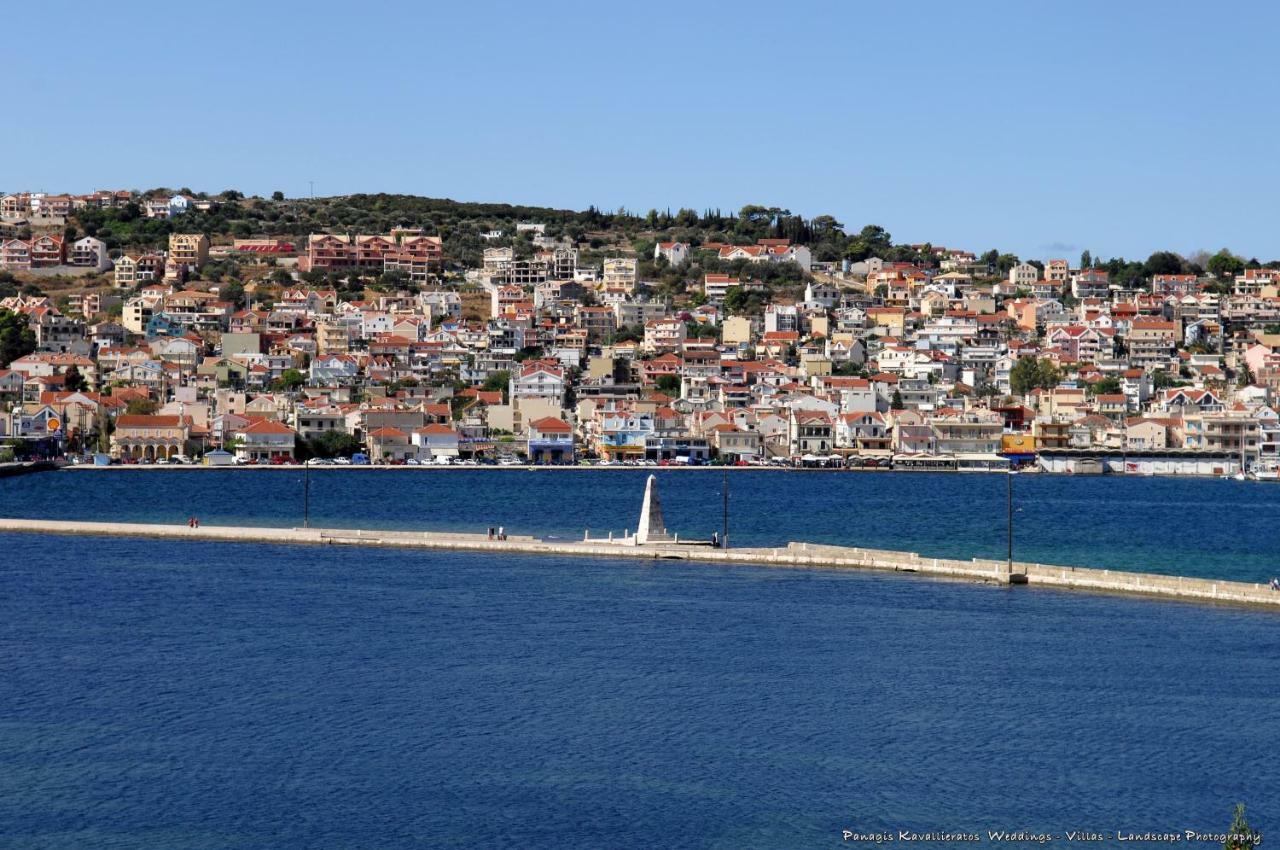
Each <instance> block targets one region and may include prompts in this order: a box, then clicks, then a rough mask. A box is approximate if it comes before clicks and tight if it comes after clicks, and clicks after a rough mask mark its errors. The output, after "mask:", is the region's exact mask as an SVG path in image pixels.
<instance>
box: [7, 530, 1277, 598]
mask: <svg viewBox="0 0 1280 850" xmlns="http://www.w3.org/2000/svg"><path fill="white" fill-rule="evenodd" d="M0 533H28V534H57V535H85V536H99V537H143V538H156V539H167V540H203V541H216V542H224V543H270V544H290V545H321V546H323V545H337V546H342V545H345V546H375V547H388V548H405V549H425V550H431V549H439V550H455V551H477V552H513V553H520V554H531V555H573V556H588V557H595V558H631V559H642V560H682V561H695V562H699V563H708V564H724V565H735V564H740V565H746V566H773V567H799V568H814V569H855V570H873V571H880V572H899V573H915V574H918V575H922V576H927V577H932V578H943V579H959V580H964V581H972V582H980V583H985V584H996V585H1010V584H1013V585H1020V584H1025V585H1029V586H1032V587H1046V588H1055V589H1061V590H1083V591H1092V592H1097V593H1107V594H1116V595H1123V596H1137V597H1152V598H1161V599H1177V600H1183V601H1191V602H1211V603H1227V604H1231V605H1246V606H1252V607H1262V608H1267V609H1270V610H1274V611H1280V592H1277V591H1273V590H1271V589H1270V588H1269V587H1268V586H1267V585H1266V584H1261V583H1248V582H1239V581H1225V580H1216V579H1202V578H1191V577H1187V576H1172V575H1161V574H1156V573H1134V572H1125V571H1120V570H1105V569H1097V568H1093V567H1069V566H1056V565H1052V564H1032V563H1023V562H1014V564H1013V571H1012V573H1010V571H1009V569H1008V564H1007V562H1005V561H1002V560H988V559H980V558H974V559H972V560H968V561H965V560H958V559H951V558H929V557H924V556H921V555H918V554H915V553H913V552H899V551H893V550H886V549H864V548H859V547H846V546H829V545H820V544H815V543H789V544H787V546H785V547H780V548H760V547H755V548H740V549H728V550H724V549H713V548H710V547H708V546H698V545H645V546H626V545H618V544H610V543H606V542H604V541H597V540H592V541H590V542H578V541H570V540H563V541H562V540H543V539H539V538H536V537H528V536H508V537H507V538H506V539H505V540H490V539H489V538H488V536H487V535H484V534H463V533H452V532H437V531H424V532H415V531H381V530H363V529H344V528H272V527H267V526H252V527H250V526H225V525H202V526H201V527H200V528H190V527H188V526H185V525H163V524H150V523H119V522H88V521H84V522H82V521H70V520H36V519H0Z"/></svg>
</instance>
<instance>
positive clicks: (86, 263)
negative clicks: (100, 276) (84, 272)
mask: <svg viewBox="0 0 1280 850" xmlns="http://www.w3.org/2000/svg"><path fill="white" fill-rule="evenodd" d="M69 262H70V264H71V265H73V266H75V267H77V268H82V269H93V270H94V271H95V272H105V271H106V270H107V269H109V268H111V258H110V257H108V256H107V243H106V242H103V241H102V240H101V239H95V238H93V237H92V236H83V237H81V238H79V239H77V240H76V241H75V242H73V243H71V257H70V260H69Z"/></svg>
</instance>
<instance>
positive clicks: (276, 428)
mask: <svg viewBox="0 0 1280 850" xmlns="http://www.w3.org/2000/svg"><path fill="white" fill-rule="evenodd" d="M231 436H232V438H233V443H234V445H235V456H236V457H237V458H243V459H244V460H246V461H249V460H252V461H255V462H257V463H270V462H271V460H272V458H276V457H285V458H291V457H293V449H294V440H295V438H296V436H297V435H296V434H295V433H294V430H293V429H292V428H290V427H289V426H288V425H286V424H284V423H283V422H279V421H277V420H275V419H267V418H265V417H263V418H254V419H250V420H249V422H248V424H245V425H243V426H241V427H240V428H238V429H237V430H236V431H234V432H233V433H232V435H231Z"/></svg>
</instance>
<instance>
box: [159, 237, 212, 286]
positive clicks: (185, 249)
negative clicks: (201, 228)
mask: <svg viewBox="0 0 1280 850" xmlns="http://www.w3.org/2000/svg"><path fill="white" fill-rule="evenodd" d="M208 259H209V237H207V236H205V235H204V234H203V233H171V234H169V256H168V258H166V260H165V269H164V276H165V277H167V278H179V277H182V275H183V274H184V273H185V272H187V271H194V270H195V269H198V268H200V267H201V266H203V265H204V264H205V263H206V262H207V261H208Z"/></svg>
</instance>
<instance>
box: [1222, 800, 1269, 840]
mask: <svg viewBox="0 0 1280 850" xmlns="http://www.w3.org/2000/svg"><path fill="white" fill-rule="evenodd" d="M1261 843H1262V834H1261V833H1260V832H1257V831H1256V830H1254V829H1252V828H1251V827H1250V826H1249V822H1248V821H1247V820H1245V819H1244V803H1236V810H1235V812H1234V813H1233V814H1232V816H1231V829H1230V830H1228V831H1227V838H1226V840H1225V841H1223V842H1222V847H1223V850H1254V848H1255V847H1257V846H1258V845H1259V844H1261Z"/></svg>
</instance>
